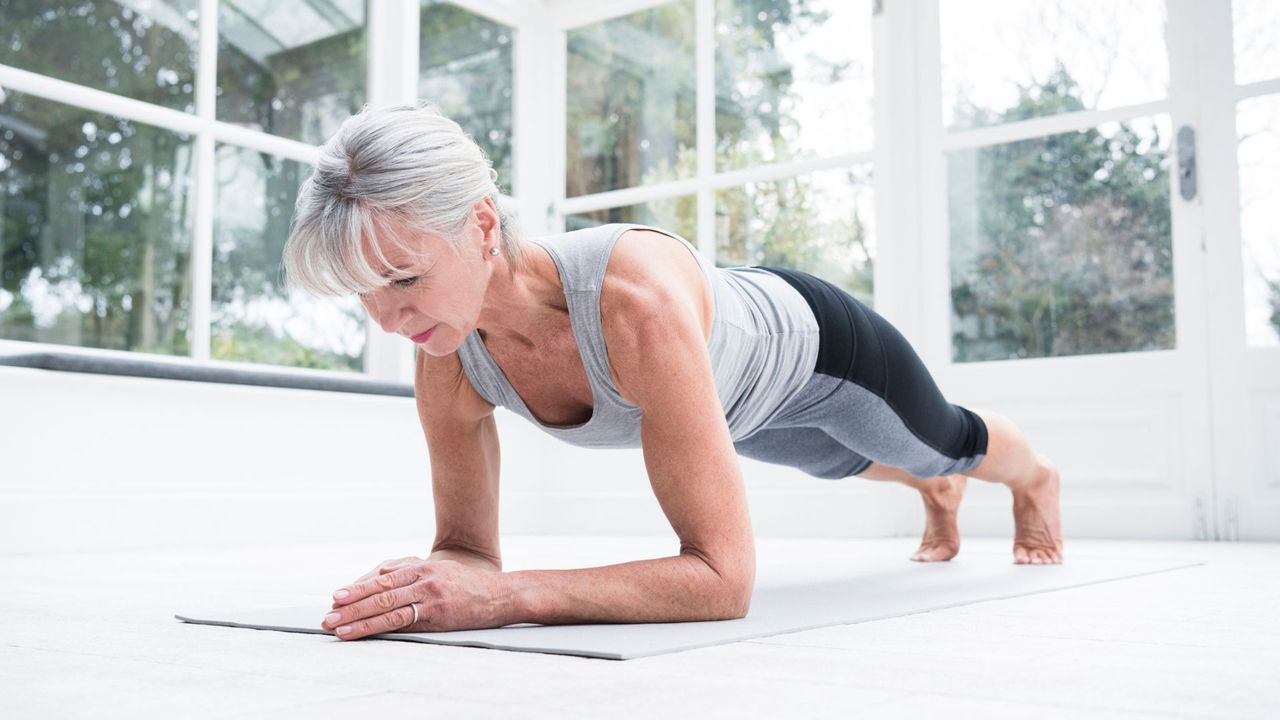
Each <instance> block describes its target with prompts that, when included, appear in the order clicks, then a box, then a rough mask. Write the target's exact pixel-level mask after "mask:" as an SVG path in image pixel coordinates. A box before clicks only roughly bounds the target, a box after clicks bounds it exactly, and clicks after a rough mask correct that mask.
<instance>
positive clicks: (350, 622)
mask: <svg viewBox="0 0 1280 720" xmlns="http://www.w3.org/2000/svg"><path fill="white" fill-rule="evenodd" d="M383 598H385V600H384V599H383ZM416 601H417V599H416V598H415V597H414V591H413V589H412V588H409V587H404V588H397V589H396V590H392V591H390V592H385V593H380V594H378V595H375V596H374V597H372V598H369V599H367V600H363V601H361V602H359V603H356V604H355V605H349V606H347V607H343V608H340V609H338V610H335V611H334V612H331V613H329V614H328V615H327V616H325V619H324V622H323V623H322V624H321V626H322V627H324V628H325V629H326V630H333V631H334V632H335V633H336V634H337V635H338V637H339V638H341V639H343V640H356V639H359V638H362V637H367V636H369V635H377V634H378V633H385V632H395V631H397V630H402V631H407V630H409V629H410V627H409V624H410V623H412V622H413V616H414V612H413V608H412V607H409V605H410V603H413V602H416ZM418 608H419V612H421V608H422V606H421V605H419V606H418ZM335 615H336V616H338V617H336V618H335V617H334V616H335ZM418 619H419V621H421V620H422V617H421V616H419V618H418Z"/></svg>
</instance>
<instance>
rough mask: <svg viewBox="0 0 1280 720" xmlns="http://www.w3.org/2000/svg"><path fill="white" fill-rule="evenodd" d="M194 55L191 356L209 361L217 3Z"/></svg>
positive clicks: (206, 7) (209, 3) (208, 11)
mask: <svg viewBox="0 0 1280 720" xmlns="http://www.w3.org/2000/svg"><path fill="white" fill-rule="evenodd" d="M197 53H198V54H197V56H196V117H197V118H199V121H200V125H199V127H200V129H199V131H198V132H197V133H196V142H195V152H196V158H195V160H196V161H195V174H196V175H195V178H193V185H194V187H193V191H194V193H195V218H194V225H195V233H194V235H193V236H192V241H191V268H190V270H189V272H190V273H191V320H190V335H189V339H190V342H191V357H192V359H194V360H197V361H201V362H204V361H208V360H209V357H210V347H209V345H210V336H211V335H212V332H213V328H212V323H213V207H214V193H215V192H217V188H216V177H215V173H214V163H215V162H216V158H215V153H214V122H215V119H216V111H217V110H216V107H215V103H216V102H217V85H218V0H200V40H199V45H198V46H197Z"/></svg>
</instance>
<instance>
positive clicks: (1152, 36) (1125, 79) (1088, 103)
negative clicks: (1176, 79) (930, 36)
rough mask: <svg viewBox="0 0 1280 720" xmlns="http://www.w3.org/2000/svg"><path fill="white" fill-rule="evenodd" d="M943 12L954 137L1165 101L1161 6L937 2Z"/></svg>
mask: <svg viewBox="0 0 1280 720" xmlns="http://www.w3.org/2000/svg"><path fill="white" fill-rule="evenodd" d="M940 11H941V24H942V107H943V116H944V120H945V123H946V126H947V127H948V128H951V129H953V130H957V129H963V128H970V127H979V126H984V125H995V124H998V123H1001V122H1009V121H1011V120H1025V119H1027V118H1033V117H1041V116H1046V115H1054V114H1057V113H1063V112H1071V111H1075V110H1100V109H1105V108H1111V107H1117V106H1121V105H1130V104H1134V103H1141V102H1148V101H1151V100H1159V99H1161V98H1163V97H1164V96H1166V95H1167V94H1168V91H1169V54H1168V49H1167V47H1166V45H1165V3H1164V0H1109V1H1108V2H1096V1H1095V2H1058V1H1056V0H1053V1H1050V0H1034V1H1031V0H985V1H984V2H980V3H978V2H960V0H942V2H941V6H940ZM1049 100H1052V102H1049Z"/></svg>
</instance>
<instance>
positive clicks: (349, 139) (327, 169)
mask: <svg viewBox="0 0 1280 720" xmlns="http://www.w3.org/2000/svg"><path fill="white" fill-rule="evenodd" d="M497 177H498V173H497V171H496V170H494V169H493V167H492V165H491V163H490V161H489V159H488V158H487V157H486V156H485V153H484V151H483V150H482V149H481V148H480V146H479V145H477V144H476V143H475V141H474V140H473V139H472V138H471V136H470V135H468V134H466V133H465V132H463V130H462V128H461V127H460V126H459V125H458V123H456V122H454V121H453V120H450V119H449V118H447V117H445V116H444V115H442V114H441V113H440V111H439V110H438V109H437V108H436V107H435V106H433V105H431V104H430V103H423V104H420V105H417V106H414V105H400V106H396V107H389V108H380V109H370V108H369V107H368V106H366V107H365V108H363V109H362V110H361V111H360V112H359V113H357V114H355V115H352V116H351V117H349V118H347V119H346V120H345V121H344V122H343V123H342V125H341V126H340V127H339V128H338V130H337V132H335V133H334V135H333V137H331V138H330V139H329V141H328V142H326V143H325V144H324V145H322V146H321V147H320V160H319V162H317V163H316V167H315V170H313V171H312V173H311V175H310V176H308V177H307V179H306V180H305V181H303V183H302V187H301V188H300V189H299V191H298V200H297V204H296V206H295V212H294V222H293V227H292V229H291V230H290V232H289V239H288V240H287V241H286V242H285V246H284V258H283V259H284V269H285V276H286V278H287V282H288V284H289V285H290V286H291V287H297V288H301V289H303V290H306V291H308V292H311V293H314V294H317V295H348V294H351V293H368V292H372V291H373V290H375V289H377V288H379V287H384V286H386V285H388V284H389V283H390V282H391V281H390V280H387V279H385V278H382V277H380V276H379V273H378V272H377V271H376V270H375V269H374V268H373V267H371V266H370V263H369V258H368V257H367V256H366V253H365V251H364V247H363V245H362V242H361V241H362V239H366V238H367V239H368V240H369V244H370V246H371V247H372V249H373V252H374V254H375V255H376V256H377V259H378V261H379V262H380V263H381V264H382V265H383V266H385V267H388V268H392V267H394V266H393V265H392V264H391V263H390V262H388V261H387V258H386V256H385V255H384V253H383V252H382V248H381V247H379V246H378V244H377V243H376V242H373V237H374V235H375V234H377V236H378V237H380V238H384V239H389V240H390V241H391V242H392V244H394V245H395V246H396V247H398V248H399V249H400V250H401V251H403V252H405V253H407V254H410V255H418V256H421V255H422V253H421V247H420V246H419V247H414V245H413V243H412V242H411V240H408V239H406V238H403V237H400V234H399V233H397V232H395V231H394V228H395V227H401V228H405V227H407V228H411V229H417V230H425V231H428V232H431V233H433V234H436V235H439V236H441V237H443V238H444V239H445V240H446V241H448V242H449V244H450V246H451V247H452V249H453V251H454V252H455V253H456V252H458V251H459V250H460V248H461V245H462V232H463V229H464V228H465V227H466V224H467V220H468V218H469V217H470V215H471V209H472V208H473V207H474V206H475V204H476V203H478V202H481V201H482V200H484V198H486V197H488V198H492V199H493V204H494V206H495V207H496V208H497V209H498V220H499V223H500V225H501V228H502V241H501V243H502V252H503V254H504V255H505V256H506V259H507V261H508V263H509V264H510V265H511V267H512V268H520V267H523V266H524V264H525V254H524V244H523V242H521V240H520V238H519V237H518V235H517V234H516V232H515V217H514V213H512V212H511V210H510V209H509V208H505V207H504V205H503V202H502V198H501V197H500V195H499V193H498V186H497V184H496V183H495V180H496V179H497ZM397 269H398V268H397Z"/></svg>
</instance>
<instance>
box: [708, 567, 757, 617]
mask: <svg viewBox="0 0 1280 720" xmlns="http://www.w3.org/2000/svg"><path fill="white" fill-rule="evenodd" d="M749 567H750V572H744V573H740V574H738V575H737V576H736V577H734V578H732V579H730V578H725V577H721V582H720V589H721V591H722V592H721V595H720V597H722V598H724V602H723V603H722V604H721V606H720V607H721V608H722V613H721V616H720V617H719V618H717V619H720V620H741V619H742V618H744V617H746V616H747V612H748V611H749V610H751V594H752V591H753V590H754V589H755V584H756V583H755V580H756V578H755V563H754V561H753V562H752V563H750V566H749Z"/></svg>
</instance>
